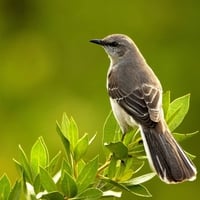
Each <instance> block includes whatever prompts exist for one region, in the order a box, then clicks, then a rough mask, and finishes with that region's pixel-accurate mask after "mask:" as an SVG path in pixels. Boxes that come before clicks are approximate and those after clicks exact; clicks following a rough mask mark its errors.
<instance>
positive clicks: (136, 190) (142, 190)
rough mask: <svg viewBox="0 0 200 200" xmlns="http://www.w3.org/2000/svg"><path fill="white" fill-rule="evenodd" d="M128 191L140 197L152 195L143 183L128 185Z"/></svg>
mask: <svg viewBox="0 0 200 200" xmlns="http://www.w3.org/2000/svg"><path fill="white" fill-rule="evenodd" d="M127 191H129V192H130V193H132V194H135V195H137V196H140V197H152V195H151V193H150V192H149V191H148V190H147V188H146V187H144V186H143V185H132V186H127Z"/></svg>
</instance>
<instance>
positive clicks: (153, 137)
mask: <svg viewBox="0 0 200 200" xmlns="http://www.w3.org/2000/svg"><path fill="white" fill-rule="evenodd" d="M162 127H163V125H162V124H160V123H158V124H157V126H156V127H155V128H145V127H142V138H143V141H144V147H145V151H146V153H147V157H148V160H149V163H150V165H151V166H152V168H153V169H154V170H155V171H156V172H157V173H158V175H159V177H160V178H161V179H162V180H163V181H164V182H167V183H179V182H183V181H186V180H190V181H192V180H194V179H195V178H196V173H197V172H196V168H195V167H194V164H193V163H192V161H191V160H190V159H189V158H187V156H186V155H185V153H184V152H183V150H182V149H181V147H180V146H179V145H178V143H177V142H176V141H175V139H174V138H173V136H172V135H171V133H170V131H169V130H168V128H164V129H163V128H162Z"/></svg>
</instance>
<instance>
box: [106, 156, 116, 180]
mask: <svg viewBox="0 0 200 200" xmlns="http://www.w3.org/2000/svg"><path fill="white" fill-rule="evenodd" d="M116 164H117V159H116V158H115V157H114V156H112V157H111V160H110V164H109V166H108V178H110V179H112V178H113V177H114V176H115V174H116Z"/></svg>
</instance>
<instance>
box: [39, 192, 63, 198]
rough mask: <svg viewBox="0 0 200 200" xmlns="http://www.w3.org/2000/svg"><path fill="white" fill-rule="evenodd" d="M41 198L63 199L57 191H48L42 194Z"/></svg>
mask: <svg viewBox="0 0 200 200" xmlns="http://www.w3.org/2000/svg"><path fill="white" fill-rule="evenodd" d="M41 199H46V200H64V196H63V195H62V194H61V193H59V192H50V193H48V194H44V195H42V198H41Z"/></svg>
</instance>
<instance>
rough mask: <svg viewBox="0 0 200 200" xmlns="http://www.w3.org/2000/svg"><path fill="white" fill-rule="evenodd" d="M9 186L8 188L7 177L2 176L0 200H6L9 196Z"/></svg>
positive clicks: (0, 180)
mask: <svg viewBox="0 0 200 200" xmlns="http://www.w3.org/2000/svg"><path fill="white" fill-rule="evenodd" d="M10 190H11V186H10V180H9V178H8V177H7V175H6V174H4V175H3V176H2V177H1V178H0V199H5V200H6V199H8V196H9V194H10Z"/></svg>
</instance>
